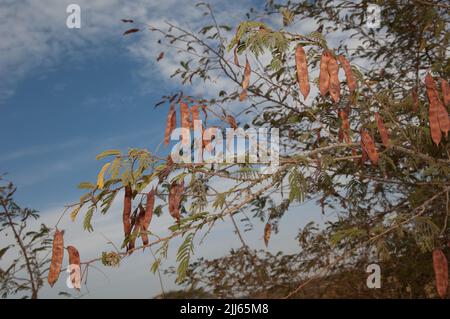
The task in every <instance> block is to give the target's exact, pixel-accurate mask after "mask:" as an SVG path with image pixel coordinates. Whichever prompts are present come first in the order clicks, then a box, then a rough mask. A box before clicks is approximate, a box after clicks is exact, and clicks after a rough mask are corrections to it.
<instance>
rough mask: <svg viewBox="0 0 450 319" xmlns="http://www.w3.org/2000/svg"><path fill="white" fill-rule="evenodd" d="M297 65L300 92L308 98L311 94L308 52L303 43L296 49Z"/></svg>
mask: <svg viewBox="0 0 450 319" xmlns="http://www.w3.org/2000/svg"><path fill="white" fill-rule="evenodd" d="M295 65H296V68H297V81H298V85H299V87H300V92H301V93H302V95H303V98H304V99H305V100H306V98H307V97H308V94H309V90H310V88H309V78H308V63H307V61H306V53H305V50H304V49H303V47H302V46H301V45H298V46H297V48H296V49H295Z"/></svg>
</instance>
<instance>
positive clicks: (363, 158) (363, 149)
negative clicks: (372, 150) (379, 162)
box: [360, 139, 367, 164]
mask: <svg viewBox="0 0 450 319" xmlns="http://www.w3.org/2000/svg"><path fill="white" fill-rule="evenodd" d="M360 144H361V164H364V163H365V162H366V161H367V151H366V147H365V146H364V143H363V141H362V139H361V142H360Z"/></svg>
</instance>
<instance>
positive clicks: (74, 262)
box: [67, 246, 81, 290]
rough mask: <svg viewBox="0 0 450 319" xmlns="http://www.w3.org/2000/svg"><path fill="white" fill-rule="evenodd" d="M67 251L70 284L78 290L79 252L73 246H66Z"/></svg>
mask: <svg viewBox="0 0 450 319" xmlns="http://www.w3.org/2000/svg"><path fill="white" fill-rule="evenodd" d="M67 252H68V253H69V267H70V268H69V270H70V281H71V282H72V286H73V287H74V288H75V289H77V290H80V288H81V268H80V253H79V252H78V249H76V248H75V247H74V246H67Z"/></svg>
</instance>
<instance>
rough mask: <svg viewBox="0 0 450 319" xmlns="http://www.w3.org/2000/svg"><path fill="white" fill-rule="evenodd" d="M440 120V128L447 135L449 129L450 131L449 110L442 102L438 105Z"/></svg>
mask: <svg viewBox="0 0 450 319" xmlns="http://www.w3.org/2000/svg"><path fill="white" fill-rule="evenodd" d="M438 122H439V128H440V129H441V131H442V132H444V134H445V136H446V137H447V136H448V131H450V121H449V119H448V112H447V110H446V109H445V107H444V105H442V104H439V105H438Z"/></svg>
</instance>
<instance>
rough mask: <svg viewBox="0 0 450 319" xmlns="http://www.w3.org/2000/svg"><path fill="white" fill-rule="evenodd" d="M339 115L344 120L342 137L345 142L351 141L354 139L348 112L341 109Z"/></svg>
mask: <svg viewBox="0 0 450 319" xmlns="http://www.w3.org/2000/svg"><path fill="white" fill-rule="evenodd" d="M339 116H340V118H341V121H342V128H341V131H340V132H342V133H341V134H342V139H343V140H344V141H345V143H351V142H352V141H351V139H350V122H349V120H348V113H347V111H346V110H340V111H339Z"/></svg>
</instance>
